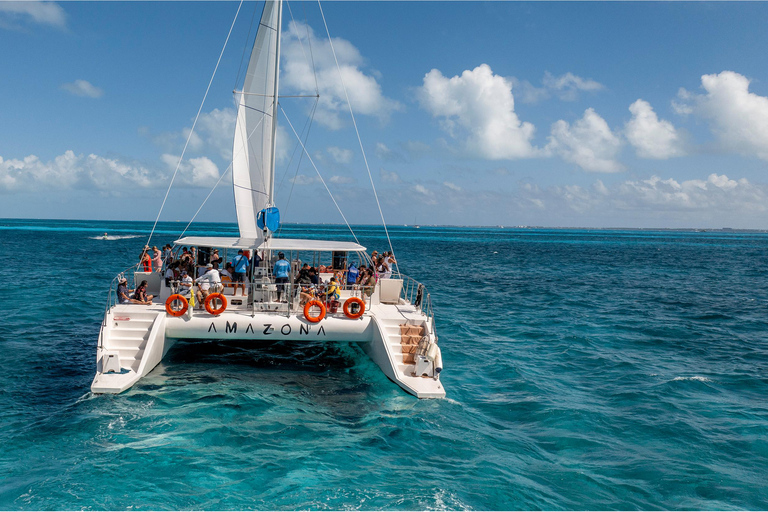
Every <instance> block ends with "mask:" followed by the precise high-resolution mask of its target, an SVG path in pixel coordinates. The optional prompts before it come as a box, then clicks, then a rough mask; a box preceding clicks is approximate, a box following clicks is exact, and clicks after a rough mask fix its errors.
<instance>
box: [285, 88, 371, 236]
mask: <svg viewBox="0 0 768 512" xmlns="http://www.w3.org/2000/svg"><path fill="white" fill-rule="evenodd" d="M277 106H278V107H280V111H281V112H282V113H283V116H284V117H285V120H286V121H288V126H290V127H291V131H293V134H294V135H295V136H296V139H297V140H298V141H299V144H301V149H303V150H304V154H306V155H307V160H309V163H311V164H312V167H314V168H315V172H316V173H317V177H318V178H320V182H321V183H322V184H323V186H324V187H325V191H326V192H328V195H329V196H331V201H333V204H335V205H336V209H337V210H339V213H340V214H341V218H342V219H344V224H346V225H347V228H349V232H350V233H352V237H353V238H354V239H355V242H357V244H358V245H360V240H358V239H357V235H355V231H354V230H353V229H352V226H350V225H349V222H347V218H346V217H345V216H344V212H342V211H341V208H340V207H339V203H337V202H336V198H335V197H333V194H331V190H330V189H329V188H328V185H326V184H325V180H324V179H323V176H322V175H321V174H320V170H319V169H318V168H317V166H316V165H315V162H314V160H312V157H311V156H310V154H309V151H307V148H306V146H304V143H303V142H302V141H301V138H300V137H299V134H298V133H296V129H295V128H294V127H293V124H292V123H291V120H290V119H288V114H286V113H285V110H283V107H282V106H281V105H280V104H279V103H278V105H277Z"/></svg>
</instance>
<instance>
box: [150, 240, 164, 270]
mask: <svg viewBox="0 0 768 512" xmlns="http://www.w3.org/2000/svg"><path fill="white" fill-rule="evenodd" d="M152 265H154V267H155V272H160V271H161V270H162V268H163V253H162V251H160V249H158V248H157V246H156V245H153V246H152Z"/></svg>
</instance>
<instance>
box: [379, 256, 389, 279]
mask: <svg viewBox="0 0 768 512" xmlns="http://www.w3.org/2000/svg"><path fill="white" fill-rule="evenodd" d="M376 271H377V272H378V273H379V279H389V278H390V277H392V270H391V269H390V268H389V265H388V264H387V259H386V258H385V257H384V256H382V257H381V258H379V264H378V266H377V267H376Z"/></svg>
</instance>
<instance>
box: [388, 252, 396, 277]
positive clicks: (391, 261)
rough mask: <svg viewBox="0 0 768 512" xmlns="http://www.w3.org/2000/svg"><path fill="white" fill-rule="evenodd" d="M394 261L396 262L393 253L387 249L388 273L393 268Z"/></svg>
mask: <svg viewBox="0 0 768 512" xmlns="http://www.w3.org/2000/svg"><path fill="white" fill-rule="evenodd" d="M396 263H397V260H395V255H394V254H392V251H388V252H387V267H389V271H390V273H391V272H392V269H393V268H395V264H396ZM390 275H391V274H390Z"/></svg>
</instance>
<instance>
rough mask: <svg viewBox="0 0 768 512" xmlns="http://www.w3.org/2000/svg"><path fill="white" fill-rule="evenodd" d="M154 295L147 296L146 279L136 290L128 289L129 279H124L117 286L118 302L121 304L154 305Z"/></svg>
mask: <svg viewBox="0 0 768 512" xmlns="http://www.w3.org/2000/svg"><path fill="white" fill-rule="evenodd" d="M153 297H154V296H153V295H147V281H146V279H145V280H144V281H142V282H141V284H140V285H139V286H138V287H137V288H136V289H135V290H129V289H128V279H126V278H125V277H122V278H121V279H120V282H119V283H118V285H117V301H118V302H119V303H120V304H144V305H148V304H152V298H153Z"/></svg>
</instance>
